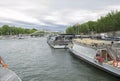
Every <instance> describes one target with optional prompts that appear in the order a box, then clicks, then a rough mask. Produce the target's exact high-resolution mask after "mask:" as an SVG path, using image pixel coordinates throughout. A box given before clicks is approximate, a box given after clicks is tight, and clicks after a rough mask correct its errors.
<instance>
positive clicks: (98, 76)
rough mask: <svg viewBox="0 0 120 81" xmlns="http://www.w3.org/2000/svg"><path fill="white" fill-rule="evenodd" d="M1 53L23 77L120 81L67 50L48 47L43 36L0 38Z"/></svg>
mask: <svg viewBox="0 0 120 81" xmlns="http://www.w3.org/2000/svg"><path fill="white" fill-rule="evenodd" d="M0 56H2V57H3V58H4V60H5V61H6V62H7V63H8V64H9V68H10V69H12V70H13V71H15V72H16V73H17V74H18V76H19V77H20V78H21V79H22V80H23V81H120V78H118V77H115V76H113V75H110V74H108V73H106V72H104V71H102V70H99V69H97V68H95V67H93V66H91V65H89V64H87V63H85V62H83V61H81V60H79V59H77V58H75V57H73V56H72V55H71V54H70V53H69V52H68V50H65V49H57V50H56V49H52V48H50V47H49V46H48V44H47V43H46V38H43V37H42V38H28V39H21V40H18V39H12V40H0Z"/></svg>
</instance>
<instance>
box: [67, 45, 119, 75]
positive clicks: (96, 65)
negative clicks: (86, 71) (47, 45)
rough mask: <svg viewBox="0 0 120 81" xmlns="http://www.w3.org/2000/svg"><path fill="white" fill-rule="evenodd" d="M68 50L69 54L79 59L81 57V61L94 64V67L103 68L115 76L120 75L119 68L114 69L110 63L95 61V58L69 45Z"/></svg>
mask: <svg viewBox="0 0 120 81" xmlns="http://www.w3.org/2000/svg"><path fill="white" fill-rule="evenodd" d="M73 47H74V46H73ZM80 47H81V46H80ZM85 48H87V47H85ZM79 49H80V48H79ZM87 49H88V48H87ZM69 50H70V52H71V54H73V55H74V56H76V57H77V58H79V59H81V60H83V61H85V62H87V63H89V64H91V65H93V66H95V67H97V68H99V69H101V70H104V71H106V72H108V73H111V74H113V75H115V76H117V77H120V69H116V68H114V67H112V66H110V65H107V64H106V63H103V64H102V65H101V64H99V63H97V62H96V60H95V59H93V58H90V57H87V56H85V55H84V54H81V53H80V52H79V51H77V50H78V49H77V50H76V49H74V48H71V47H69Z"/></svg>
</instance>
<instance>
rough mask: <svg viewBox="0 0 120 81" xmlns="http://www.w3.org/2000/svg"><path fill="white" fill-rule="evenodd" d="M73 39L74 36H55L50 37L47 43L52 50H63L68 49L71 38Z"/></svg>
mask: <svg viewBox="0 0 120 81" xmlns="http://www.w3.org/2000/svg"><path fill="white" fill-rule="evenodd" d="M74 37H75V35H74V34H60V35H57V36H51V35H50V36H49V37H48V39H47V43H48V44H49V45H50V46H51V47H53V48H56V49H57V48H58V49H64V48H68V44H69V43H70V42H71V41H72V38H74Z"/></svg>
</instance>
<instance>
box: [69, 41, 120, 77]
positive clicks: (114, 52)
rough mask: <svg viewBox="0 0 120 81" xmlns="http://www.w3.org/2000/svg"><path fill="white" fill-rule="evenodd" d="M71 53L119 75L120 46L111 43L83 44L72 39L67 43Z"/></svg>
mask: <svg viewBox="0 0 120 81" xmlns="http://www.w3.org/2000/svg"><path fill="white" fill-rule="evenodd" d="M69 50H70V51H71V52H72V54H73V55H75V56H77V57H78V58H80V59H81V60H84V61H85V62H87V63H89V64H91V65H94V66H95V67H97V68H100V69H102V70H104V71H106V72H108V73H111V74H114V75H116V76H118V77H120V48H119V47H115V46H112V45H108V44H107V45H96V44H93V45H91V44H87V43H86V44H85V43H82V42H81V43H78V42H76V41H73V43H72V44H71V45H69Z"/></svg>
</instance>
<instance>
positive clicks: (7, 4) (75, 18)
mask: <svg viewBox="0 0 120 81" xmlns="http://www.w3.org/2000/svg"><path fill="white" fill-rule="evenodd" d="M116 10H118V11H120V0H1V1H0V26H2V25H4V24H8V25H15V26H19V27H20V26H21V27H26V28H37V29H49V30H54V31H65V29H66V27H67V26H70V25H74V24H75V23H84V22H87V21H89V20H93V21H95V20H97V19H98V18H100V17H101V16H104V15H106V14H107V13H109V12H111V11H116Z"/></svg>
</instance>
